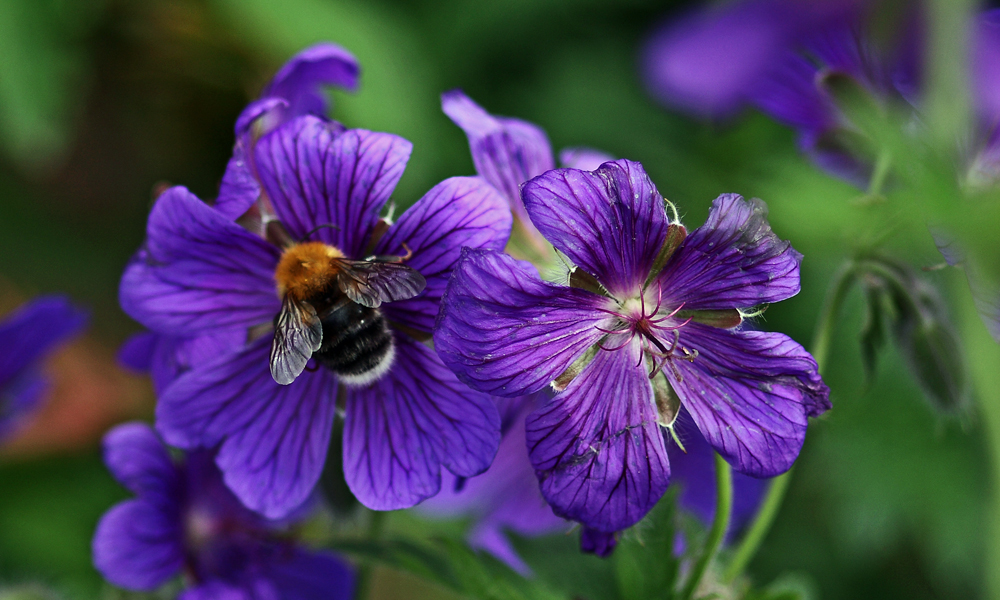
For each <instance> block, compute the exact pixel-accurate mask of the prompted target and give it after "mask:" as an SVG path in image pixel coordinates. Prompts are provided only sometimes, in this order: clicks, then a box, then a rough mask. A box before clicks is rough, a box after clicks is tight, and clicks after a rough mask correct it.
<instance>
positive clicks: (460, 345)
mask: <svg viewBox="0 0 1000 600" xmlns="http://www.w3.org/2000/svg"><path fill="white" fill-rule="evenodd" d="M606 302H610V301H609V300H607V299H606V298H602V297H600V296H598V295H596V294H593V293H591V292H588V291H584V290H579V289H574V288H568V287H562V286H556V285H552V284H550V283H546V282H544V281H542V280H541V279H540V278H539V277H538V273H537V272H536V271H535V269H534V267H532V266H531V265H530V263H527V262H522V261H515V260H514V259H513V258H511V257H510V256H507V255H506V254H501V253H499V252H495V251H492V250H464V251H463V252H462V259H461V260H460V261H459V266H458V268H456V269H455V273H454V275H452V278H451V281H450V282H449V283H448V289H447V291H446V292H445V296H444V299H443V300H442V307H441V315H440V317H439V319H438V324H437V329H436V330H435V332H434V348H435V350H437V353H438V355H439V356H440V357H441V359H442V360H443V361H444V362H445V364H446V365H448V366H449V367H450V368H451V369H452V370H453V371H455V373H456V374H457V375H458V378H459V379H461V380H462V381H463V382H464V383H465V384H466V385H469V386H470V387H472V388H474V389H477V390H480V391H483V392H486V393H489V394H492V395H494V396H520V395H524V394H530V393H534V392H537V391H539V390H541V389H543V388H545V387H546V386H547V385H549V383H551V382H552V381H553V380H554V379H555V378H556V377H558V376H559V375H560V374H562V373H563V372H564V371H565V370H566V369H567V368H568V367H569V366H570V365H571V364H573V361H575V360H576V359H577V358H579V357H580V356H581V355H582V354H583V353H584V352H586V351H587V349H588V348H590V347H591V346H593V345H594V344H595V343H596V342H597V340H598V339H599V338H600V337H601V336H602V335H604V334H603V333H601V332H600V331H599V330H598V329H597V326H598V325H600V324H601V323H604V322H605V321H607V320H609V319H610V318H612V317H609V316H608V315H607V314H606V313H604V312H601V309H602V308H603V304H604V303H606Z"/></svg>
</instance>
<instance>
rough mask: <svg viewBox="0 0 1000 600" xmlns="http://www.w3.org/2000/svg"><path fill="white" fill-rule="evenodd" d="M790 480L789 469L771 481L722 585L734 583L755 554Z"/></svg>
mask: <svg viewBox="0 0 1000 600" xmlns="http://www.w3.org/2000/svg"><path fill="white" fill-rule="evenodd" d="M791 479H792V469H789V470H788V471H785V472H784V473H782V474H781V475H778V476H777V477H775V478H774V479H772V480H771V483H770V484H769V485H768V488H767V495H766V496H764V502H763V503H762V504H761V507H760V511H758V512H757V516H755V517H754V520H753V523H752V524H751V525H750V529H748V530H747V533H746V535H744V536H743V539H742V540H741V541H740V545H739V547H738V548H737V549H736V552H735V553H734V554H733V558H732V560H731V561H730V562H729V565H728V566H727V567H726V570H725V571H723V573H722V582H723V583H724V584H726V585H729V584H731V583H733V582H734V581H736V578H737V577H739V575H740V573H742V572H743V569H744V568H745V567H746V565H747V564H748V563H749V562H750V559H752V558H753V557H754V555H755V554H757V548H759V547H760V543H761V542H763V541H764V536H766V535H767V532H768V531H770V530H771V524H772V523H773V522H774V518H775V517H776V516H778V509H780V508H781V503H782V501H783V500H784V499H785V491H786V490H787V489H788V482H789V481H791Z"/></svg>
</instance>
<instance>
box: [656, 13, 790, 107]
mask: <svg viewBox="0 0 1000 600" xmlns="http://www.w3.org/2000/svg"><path fill="white" fill-rule="evenodd" d="M779 4H781V3H780V2H773V1H767V0H765V1H749V2H734V3H730V4H726V5H724V6H722V7H721V8H716V9H710V10H703V11H699V12H695V13H692V14H690V15H688V16H686V17H684V18H681V19H677V20H676V21H673V22H671V23H669V24H668V25H666V26H665V27H663V28H661V29H660V30H659V31H658V32H657V33H655V34H654V35H653V37H652V38H651V39H650V40H649V42H648V43H647V46H646V48H645V50H644V51H643V57H642V72H643V75H644V78H645V80H646V85H647V87H648V89H649V91H650V92H651V93H652V94H653V96H654V97H656V98H657V99H658V100H660V101H661V102H663V103H665V104H669V105H674V106H678V107H680V108H683V109H686V110H689V111H692V112H695V113H698V114H702V115H706V116H717V117H718V116H722V117H724V116H728V115H730V114H732V113H733V112H735V111H736V110H738V109H739V108H741V107H742V106H743V104H744V103H745V102H746V99H747V94H748V92H749V91H751V90H753V89H754V88H755V87H756V86H757V84H758V83H759V82H760V80H761V78H762V77H764V76H765V75H766V74H767V73H768V70H769V69H770V68H771V66H772V65H773V64H774V62H775V59H776V57H778V56H780V55H781V53H782V52H783V51H784V50H785V49H786V48H788V47H789V45H790V43H791V42H792V30H793V28H794V24H795V20H794V19H791V18H788V17H789V16H791V15H782V14H780V13H776V12H775V10H774V7H775V5H779ZM788 4H791V3H788ZM792 10H794V9H792Z"/></svg>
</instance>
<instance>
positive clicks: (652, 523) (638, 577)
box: [611, 492, 678, 600]
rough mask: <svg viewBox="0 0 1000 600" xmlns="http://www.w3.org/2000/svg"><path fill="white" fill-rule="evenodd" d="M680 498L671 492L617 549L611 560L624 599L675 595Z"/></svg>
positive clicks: (653, 598) (631, 599)
mask: <svg viewBox="0 0 1000 600" xmlns="http://www.w3.org/2000/svg"><path fill="white" fill-rule="evenodd" d="M676 496H677V494H676V493H670V492H668V493H667V495H666V496H664V497H663V498H662V499H660V501H659V502H658V503H657V504H656V506H655V507H654V508H653V510H652V511H650V513H649V514H648V515H646V517H645V518H644V519H643V520H642V521H640V522H639V523H638V524H637V525H636V526H635V527H633V528H632V529H631V530H629V531H628V532H626V533H625V534H624V535H623V536H622V538H621V540H620V541H619V543H618V547H617V548H615V552H614V554H613V555H612V556H611V560H612V562H613V564H614V569H615V580H616V581H617V583H618V590H619V594H620V596H621V597H622V598H627V599H628V600H647V599H648V600H659V599H662V598H669V597H670V596H671V593H672V592H673V589H674V583H675V581H676V579H677V568H678V561H677V559H676V557H675V556H674V536H675V533H676V530H675V528H674V516H675V504H676V502H675V498H676Z"/></svg>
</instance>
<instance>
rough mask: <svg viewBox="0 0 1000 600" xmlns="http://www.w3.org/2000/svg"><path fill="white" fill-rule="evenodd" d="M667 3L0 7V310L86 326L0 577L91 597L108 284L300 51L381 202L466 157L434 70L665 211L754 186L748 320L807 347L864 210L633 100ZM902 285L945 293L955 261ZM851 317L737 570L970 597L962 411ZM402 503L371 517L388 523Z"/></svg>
mask: <svg viewBox="0 0 1000 600" xmlns="http://www.w3.org/2000/svg"><path fill="white" fill-rule="evenodd" d="M680 4H681V3H670V2H653V1H650V0H608V1H601V0H512V1H503V2H483V1H482V0H416V1H413V0H411V1H403V0H398V1H393V0H353V1H351V0H281V1H274V0H103V1H96V0H95V1H92V2H88V1H85V0H0V206H2V208H3V210H2V213H0V256H2V260H0V292H2V294H0V297H2V308H4V309H9V308H11V307H12V306H14V305H15V304H16V303H17V302H18V301H20V300H23V299H25V298H28V297H30V296H33V295H35V294H38V293H44V292H52V291H63V292H66V293H68V294H70V295H71V296H72V297H73V298H75V299H76V300H77V301H78V302H80V303H82V304H84V305H86V306H87V307H89V308H90V309H91V311H92V327H91V329H90V333H89V335H88V338H87V339H86V340H84V341H82V342H78V343H77V344H74V346H73V347H72V348H71V349H70V350H68V351H67V352H66V353H65V355H64V356H61V357H60V358H59V359H58V362H57V364H56V365H55V366H57V367H58V366H63V367H66V368H67V369H69V371H70V372H72V373H75V374H76V375H77V377H76V378H73V379H71V380H68V381H63V382H62V383H61V384H60V386H59V387H58V389H57V393H56V394H55V397H54V398H53V399H52V400H51V403H50V405H49V406H47V407H46V409H45V411H43V414H42V415H41V416H40V420H39V421H38V422H36V423H34V424H32V426H31V427H29V430H28V431H26V432H25V434H24V435H23V436H22V437H21V438H19V439H17V440H14V442H13V443H12V444H11V447H10V448H8V449H7V450H6V451H4V452H3V453H2V455H0V584H19V583H26V582H36V581H37V582H43V583H45V584H48V585H50V586H52V587H53V588H54V589H56V590H59V591H60V592H61V593H63V594H64V595H65V596H66V597H67V598H73V599H75V598H80V599H83V598H94V597H99V596H101V594H106V593H107V590H106V589H105V588H106V586H105V584H103V583H102V581H101V579H100V577H99V575H98V574H97V573H96V572H95V571H94V570H93V568H92V566H91V564H90V553H89V545H90V536H91V535H92V532H93V528H94V525H95V523H96V521H97V519H98V517H99V516H100V514H101V513H102V512H103V511H104V510H106V509H107V508H108V507H109V506H110V505H111V504H112V503H113V502H116V501H117V500H119V499H121V498H124V497H125V493H124V492H123V490H121V488H120V487H119V486H117V484H115V483H114V481H113V480H112V479H111V477H110V476H109V475H108V474H107V473H106V472H105V471H104V468H103V466H102V464H101V463H100V457H99V452H98V443H99V439H100V435H101V434H102V432H103V430H104V429H105V428H106V427H108V426H109V425H110V424H111V423H113V422H115V421H119V420H124V419H127V418H132V417H149V416H150V415H151V410H152V402H153V399H152V393H151V391H150V388H149V386H148V384H146V383H145V382H144V381H143V379H142V378H140V377H136V376H130V375H127V374H124V373H122V372H120V371H118V370H117V368H116V367H115V366H114V363H113V355H114V351H115V349H116V348H117V346H118V345H119V344H120V343H121V342H122V341H123V340H124V339H125V337H126V336H127V335H128V334H129V333H131V332H133V331H136V330H137V329H138V327H137V325H136V324H134V323H133V322H131V321H130V320H129V319H128V318H127V317H126V316H125V315H124V314H123V313H122V312H121V311H120V309H119V308H118V305H117V289H118V278H119V276H120V273H121V270H122V268H123V266H124V264H125V262H126V260H127V259H128V258H129V256H130V254H131V253H132V252H134V251H135V249H136V248H137V247H138V245H139V244H140V242H141V240H142V237H143V232H144V226H145V219H146V215H147V212H148V209H149V206H150V202H151V198H152V190H153V189H154V187H155V186H156V185H157V184H159V183H161V182H169V183H174V184H183V185H186V186H188V187H189V188H190V189H191V190H192V191H194V192H195V193H196V194H198V195H199V196H200V197H203V198H212V197H213V196H214V195H215V193H216V188H217V185H218V182H219V180H220V177H221V174H222V171H223V168H224V166H225V164H226V161H227V159H228V157H229V153H230V151H231V146H232V142H233V133H232V127H233V122H234V120H235V117H236V115H237V114H238V113H239V111H240V110H241V108H242V107H243V105H244V104H245V103H246V102H247V101H249V100H250V99H252V98H254V97H256V95H257V93H258V92H259V90H260V88H261V86H262V85H263V84H264V83H265V82H266V81H267V79H268V78H269V77H270V75H271V74H273V72H274V71H275V70H276V69H277V68H278V67H279V66H280V65H281V64H282V63H283V62H284V60H286V59H287V58H288V57H290V56H291V55H292V54H293V53H295V52H296V51H298V50H299V49H301V48H303V47H304V46H306V45H308V44H310V43H312V42H316V41H319V40H330V41H333V42H336V43H339V44H341V45H343V46H345V47H346V48H348V49H349V50H351V51H352V52H353V53H355V55H356V56H357V58H358V59H359V61H360V63H361V65H362V69H363V71H362V79H361V88H360V91H359V92H358V93H357V94H353V95H351V94H345V93H339V92H338V93H335V94H334V98H335V107H334V112H333V117H334V118H336V119H338V120H340V121H342V122H344V123H345V124H347V125H348V126H350V127H363V128H367V129H375V130H384V131H390V132H393V133H397V134H400V135H402V136H404V137H406V138H408V139H410V140H411V141H412V142H413V143H414V151H413V158H412V160H411V161H410V163H409V167H408V169H407V171H406V174H405V175H404V177H403V179H402V181H401V182H400V185H399V187H398V188H397V190H396V192H395V196H394V199H395V201H396V202H397V203H398V204H400V205H402V206H406V205H408V204H409V203H412V202H413V201H415V200H416V199H417V198H419V197H420V195H421V194H422V193H423V192H424V191H426V190H428V189H429V188H430V187H431V186H432V185H433V184H434V183H436V182H437V181H440V180H441V179H443V178H445V177H448V176H451V175H459V174H471V173H472V172H473V168H472V161H471V159H470V157H469V152H468V146H467V142H466V139H465V137H464V135H463V134H462V132H461V131H460V130H459V129H458V128H457V127H456V126H454V125H453V124H452V123H451V122H450V121H449V120H448V119H447V118H446V117H445V116H444V114H442V113H441V111H440V104H439V95H440V93H441V92H443V91H445V90H448V89H451V88H455V87H461V88H463V89H464V90H465V91H466V93H468V94H469V95H470V96H471V97H472V98H474V99H475V100H476V101H477V102H479V103H480V104H482V105H483V106H484V107H485V108H486V109H487V110H489V111H491V112H493V113H495V114H501V115H510V116H517V117H520V118H523V119H527V120H530V121H533V122H535V123H537V124H539V125H541V126H542V127H543V128H544V129H546V130H547V132H548V134H549V136H550V139H551V141H552V144H553V147H554V149H556V150H557V151H558V149H560V148H563V147H566V146H578V145H585V146H591V147H595V148H599V149H602V150H604V151H606V152H608V153H610V154H613V155H616V156H621V157H626V158H630V159H634V160H638V161H641V162H642V163H643V164H644V166H645V167H646V169H647V171H648V172H649V173H650V175H651V176H652V178H653V180H654V182H655V183H656V184H657V186H658V188H659V189H660V191H661V192H662V193H663V195H664V196H666V197H668V198H669V199H671V200H672V201H674V203H676V204H677V205H678V207H679V208H680V210H681V211H682V216H683V218H684V221H685V223H686V224H687V225H688V227H689V228H691V227H696V226H698V225H699V224H700V223H701V222H702V221H703V220H704V218H705V215H706V214H707V210H708V206H709V204H710V203H711V201H712V199H714V198H715V197H716V196H717V195H718V194H720V193H723V192H738V193H741V194H744V195H746V196H758V197H761V198H763V199H764V200H765V201H766V202H767V203H768V205H769V207H770V216H771V222H772V226H773V228H774V229H775V231H776V232H777V233H778V235H779V236H781V237H782V238H786V239H789V240H791V241H792V243H793V245H794V246H795V248H796V249H798V250H799V251H800V252H802V253H803V254H804V255H805V261H804V263H803V268H802V293H801V294H800V295H799V296H797V297H796V298H794V299H792V300H790V301H787V302H783V303H781V304H780V305H776V306H774V307H772V308H771V309H769V310H768V312H767V315H766V321H765V323H764V326H766V327H768V328H770V329H774V330H779V331H783V332H786V333H788V334H789V335H791V336H792V337H794V338H795V339H796V340H798V341H799V342H801V343H803V344H805V345H807V346H808V345H809V343H810V342H811V338H812V334H813V327H814V323H815V321H816V317H817V315H818V313H819V309H820V305H821V303H822V299H823V297H824V294H825V293H826V288H827V285H828V282H829V280H830V278H831V276H832V274H833V273H834V271H835V270H836V269H837V267H838V266H839V264H840V262H841V261H842V260H843V259H844V257H845V256H846V255H847V253H848V251H849V248H850V242H851V240H852V238H853V236H854V235H855V233H856V230H857V223H858V221H859V220H860V219H864V212H863V210H862V209H860V208H858V207H857V204H856V203H854V202H853V200H855V198H856V197H857V196H858V191H857V190H855V189H853V188H851V187H850V186H848V185H846V184H844V183H841V182H839V181H836V180H834V179H832V178H830V177H828V176H826V175H824V174H822V173H820V172H819V171H817V170H816V169H815V168H814V167H813V166H812V165H811V164H809V163H808V162H807V161H806V160H805V159H804V158H802V157H800V156H799V155H798V154H797V153H796V151H795V142H794V137H793V134H792V132H791V131H789V130H787V129H785V128H783V127H782V126H780V125H777V124H775V123H773V122H771V121H769V120H768V119H766V118H765V117H763V116H761V115H759V114H747V115H745V116H744V117H743V118H740V119H738V120H736V121H735V122H733V123H728V124H725V125H722V124H708V123H704V122H696V121H692V120H689V119H686V118H684V117H683V116H681V115H678V114H674V113H671V112H668V111H666V110H664V109H662V108H661V107H659V106H657V105H655V104H654V103H653V102H652V101H651V100H650V99H648V97H647V96H646V95H645V93H644V92H643V89H642V87H641V84H640V81H639V77H638V66H637V65H638V51H639V49H640V48H641V45H642V42H643V40H644V38H645V36H646V35H647V34H648V33H649V32H650V31H651V30H652V28H653V27H655V25H656V24H657V23H659V22H660V21H661V20H662V19H663V18H665V17H666V16H668V15H669V14H671V12H673V11H676V10H678V7H679V5H680ZM891 245H892V248H893V250H894V251H895V252H896V253H897V255H898V256H900V257H903V258H906V259H907V260H909V261H910V262H911V263H912V264H914V265H915V266H917V267H920V266H929V265H933V264H936V263H938V262H940V256H939V255H937V254H936V253H935V250H934V248H933V244H932V243H931V240H930V237H929V236H922V237H913V238H912V239H910V238H905V239H895V240H894V241H893V242H892V244H891ZM927 276H928V277H929V278H930V280H931V281H932V282H934V283H937V284H939V286H940V287H941V288H942V289H946V290H961V289H964V288H963V285H964V282H963V280H962V278H961V275H960V274H956V273H953V272H949V271H940V272H935V273H929V274H928V275H927ZM862 313H863V306H862V302H861V297H860V294H859V293H855V296H852V297H851V298H850V299H849V301H848V304H847V307H846V310H845V312H844V315H843V319H842V322H841V323H840V324H839V326H838V329H837V333H836V336H835V341H834V347H833V351H832V353H831V360H830V364H829V368H828V369H827V375H826V379H827V381H828V383H829V385H830V387H831V388H832V390H833V402H834V409H833V411H831V412H830V413H829V414H828V415H827V416H825V417H824V418H823V419H821V420H819V421H816V422H814V423H813V425H812V426H811V427H810V431H809V436H808V438H807V442H806V447H805V450H804V451H803V454H802V456H801V458H800V460H799V464H798V467H797V474H796V477H795V479H794V480H793V483H792V489H791V492H790V495H789V497H788V499H787V503H786V505H785V507H784V509H783V511H782V512H781V514H780V515H779V518H778V521H777V523H776V525H775V527H774V529H773V530H772V532H771V535H770V536H769V537H768V539H767V540H766V542H765V544H764V546H763V548H762V549H761V551H760V553H759V555H758V556H757V558H756V560H755V561H754V562H753V564H752V566H751V570H750V572H751V576H752V577H753V579H754V580H755V581H756V582H758V583H760V584H765V583H768V582H770V581H772V580H773V579H775V578H776V577H778V576H779V575H782V574H785V573H788V572H791V573H792V575H791V576H792V577H794V578H795V579H797V580H799V581H801V582H803V585H805V586H806V587H808V588H810V589H812V590H813V593H814V597H816V598H823V599H827V600H834V599H844V600H857V599H863V598H879V599H896V598H898V599H907V600H922V599H932V598H977V597H982V596H984V594H985V592H983V583H982V582H983V580H984V577H985V574H984V571H985V561H984V558H983V557H984V554H985V546H986V542H987V541H988V540H987V536H988V535H989V534H988V530H987V529H986V527H985V524H986V523H987V518H986V516H987V515H986V513H987V506H988V498H989V492H990V488H991V482H990V473H991V471H990V468H989V466H988V465H989V462H990V459H989V454H988V452H987V448H986V441H985V440H986V438H985V435H984V432H983V428H982V426H981V423H980V422H979V420H978V419H977V418H976V416H975V413H973V414H972V415H970V416H967V417H966V418H964V419H959V420H939V419H938V418H937V417H936V416H935V415H934V413H933V412H932V411H931V410H930V409H929V408H928V406H927V405H926V403H925V402H924V401H923V399H922V397H921V393H920V391H919V390H918V389H917V387H916V386H915V384H913V383H912V382H911V380H910V378H909V376H908V375H907V373H906V371H905V369H904V368H903V366H902V363H901V361H900V359H899V358H898V356H896V354H895V351H894V350H893V349H892V348H891V347H890V348H889V349H888V351H887V353H886V354H885V355H884V356H882V357H881V361H880V363H879V367H878V373H877V377H876V379H875V381H874V383H872V384H871V385H868V384H866V382H865V381H864V378H863V376H862V374H863V369H862V365H861V362H860V357H859V352H858V344H857V338H858V332H859V330H860V328H861V323H862V318H863V314H862ZM74 369H75V370H74ZM412 520H413V517H412V516H409V515H392V516H391V517H390V522H389V527H390V528H392V527H397V528H409V529H412V528H413V527H414V525H413V523H412V522H411V521H412ZM571 546H572V544H569V545H566V544H560V545H559V547H560V548H563V547H566V548H569V549H568V550H567V551H568V552H572V548H571ZM546 547H548V546H546ZM557 559H558V557H557ZM595 560H596V559H595ZM413 586H414V583H413V581H412V580H411V579H409V578H408V576H403V575H400V574H396V573H392V572H390V571H386V570H380V571H379V572H378V574H377V578H376V581H375V585H374V592H375V594H376V595H377V596H379V597H384V598H397V597H416V596H415V595H419V594H423V593H426V594H429V595H427V597H446V596H445V595H444V593H443V592H440V591H439V590H437V589H436V588H433V587H431V586H422V587H421V586H417V587H413ZM402 590H406V591H405V592H403V591H402ZM421 590H422V591H421ZM439 592H440V593H439Z"/></svg>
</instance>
